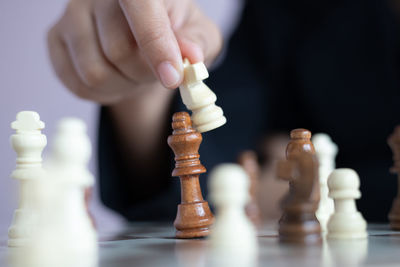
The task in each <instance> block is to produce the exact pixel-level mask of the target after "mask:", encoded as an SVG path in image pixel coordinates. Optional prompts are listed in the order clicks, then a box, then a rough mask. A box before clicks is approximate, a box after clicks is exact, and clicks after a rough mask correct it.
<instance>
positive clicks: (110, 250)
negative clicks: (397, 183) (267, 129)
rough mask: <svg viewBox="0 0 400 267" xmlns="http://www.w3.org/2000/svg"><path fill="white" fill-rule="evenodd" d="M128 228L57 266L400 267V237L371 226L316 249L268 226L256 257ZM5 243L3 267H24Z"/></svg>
mask: <svg viewBox="0 0 400 267" xmlns="http://www.w3.org/2000/svg"><path fill="white" fill-rule="evenodd" d="M127 229H128V230H126V231H124V232H121V233H118V234H115V235H114V234H110V233H109V234H101V235H100V236H101V237H100V241H99V250H98V255H96V256H90V255H84V256H83V257H82V255H81V260H80V261H79V264H77V261H76V262H74V264H60V265H59V266H72V265H73V266H74V267H77V266H79V267H98V266H113V267H119V266H121V267H125V266H126V267H127V266H130V267H131V266H164V267H165V266H296V267H301V266H400V232H393V231H390V230H389V228H388V226H387V225H369V230H368V232H369V236H368V239H367V240H354V241H329V240H328V241H324V242H323V244H321V245H317V246H289V245H284V244H280V243H279V242H278V238H277V232H276V229H275V227H274V226H272V225H265V226H264V227H263V228H262V229H260V230H259V232H258V241H259V251H258V254H257V255H256V256H250V255H242V254H241V253H240V251H241V250H240V249H239V250H238V251H237V253H226V254H217V253H214V252H213V251H212V250H211V249H210V248H209V246H208V240H207V239H193V240H182V239H175V238H174V228H173V226H172V225H170V224H168V225H166V224H164V225H160V224H153V223H148V224H145V223H140V224H134V225H132V226H131V227H129V228H127ZM233 234H234V233H233ZM77 242H79V241H77ZM1 244H2V245H1V248H0V263H1V264H0V266H13V267H14V266H18V267H19V266H21V265H17V264H15V262H14V261H13V260H10V258H11V259H12V257H10V256H9V255H10V253H12V252H13V250H10V249H8V248H7V247H6V245H5V244H6V242H5V241H4V240H3V242H2V243H1ZM82 259H84V260H82ZM23 266H24V267H30V266H33V265H30V264H29V263H26V262H25V263H24V264H23ZM34 266H35V267H36V266H37V265H34ZM41 266H44V264H42V265H41ZM57 267H58V266H57Z"/></svg>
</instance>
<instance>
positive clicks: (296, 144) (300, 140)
mask: <svg viewBox="0 0 400 267" xmlns="http://www.w3.org/2000/svg"><path fill="white" fill-rule="evenodd" d="M301 152H306V153H310V154H312V155H315V148H314V145H313V143H312V142H311V132H310V131H309V130H307V129H302V128H299V129H294V130H292V131H291V132H290V141H289V143H288V145H287V147H286V159H288V160H289V159H292V158H293V156H295V155H297V154H298V153H301ZM292 195H293V194H292V183H291V181H289V194H287V195H286V196H285V197H284V198H283V199H282V201H281V205H282V206H283V205H285V203H286V201H288V198H289V197H290V196H292Z"/></svg>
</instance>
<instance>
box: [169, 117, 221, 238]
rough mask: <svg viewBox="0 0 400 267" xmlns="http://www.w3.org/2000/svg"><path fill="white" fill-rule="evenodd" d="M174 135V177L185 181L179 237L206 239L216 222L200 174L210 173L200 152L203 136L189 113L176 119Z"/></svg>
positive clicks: (177, 231) (173, 125) (172, 138)
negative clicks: (202, 161) (203, 194)
mask: <svg viewBox="0 0 400 267" xmlns="http://www.w3.org/2000/svg"><path fill="white" fill-rule="evenodd" d="M172 129H173V132H172V135H170V136H169V137H168V145H169V146H170V147H171V148H172V150H173V151H174V153H175V161H176V165H175V169H174V170H173V172H172V176H179V178H180V180H181V204H179V205H178V213H177V215H176V219H175V222H174V226H175V228H176V234H175V235H176V237H177V238H194V237H203V236H207V235H208V234H209V231H210V230H209V227H210V226H211V225H212V223H213V221H214V217H213V215H212V213H211V210H210V207H209V206H208V202H207V201H205V200H204V199H203V196H202V194H201V189H200V183H199V175H200V174H201V173H205V172H206V168H205V167H204V166H203V165H202V164H201V163H200V160H199V158H200V155H199V153H198V151H199V147H200V143H201V141H202V137H201V134H200V133H199V132H197V131H195V130H194V129H193V128H192V122H191V120H190V116H189V114H188V113H187V112H177V113H175V114H174V115H173V117H172Z"/></svg>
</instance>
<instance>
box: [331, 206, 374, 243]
mask: <svg viewBox="0 0 400 267" xmlns="http://www.w3.org/2000/svg"><path fill="white" fill-rule="evenodd" d="M367 236H368V235H367V224H366V222H365V220H364V218H363V217H362V215H361V213H360V212H357V213H355V214H347V213H342V214H333V215H332V216H331V218H330V219H329V222H328V234H327V236H326V237H327V238H328V239H364V238H367Z"/></svg>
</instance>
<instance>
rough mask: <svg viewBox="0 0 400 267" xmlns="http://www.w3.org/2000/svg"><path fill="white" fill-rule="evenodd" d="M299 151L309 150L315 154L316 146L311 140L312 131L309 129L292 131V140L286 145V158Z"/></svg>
mask: <svg viewBox="0 0 400 267" xmlns="http://www.w3.org/2000/svg"><path fill="white" fill-rule="evenodd" d="M298 152H308V153H311V154H312V155H315V148H314V145H313V143H312V142H311V132H310V131H309V130H307V129H294V130H292V131H291V132H290V142H289V144H288V146H287V147H286V158H287V159H290V158H291V156H292V155H293V154H295V153H298Z"/></svg>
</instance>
